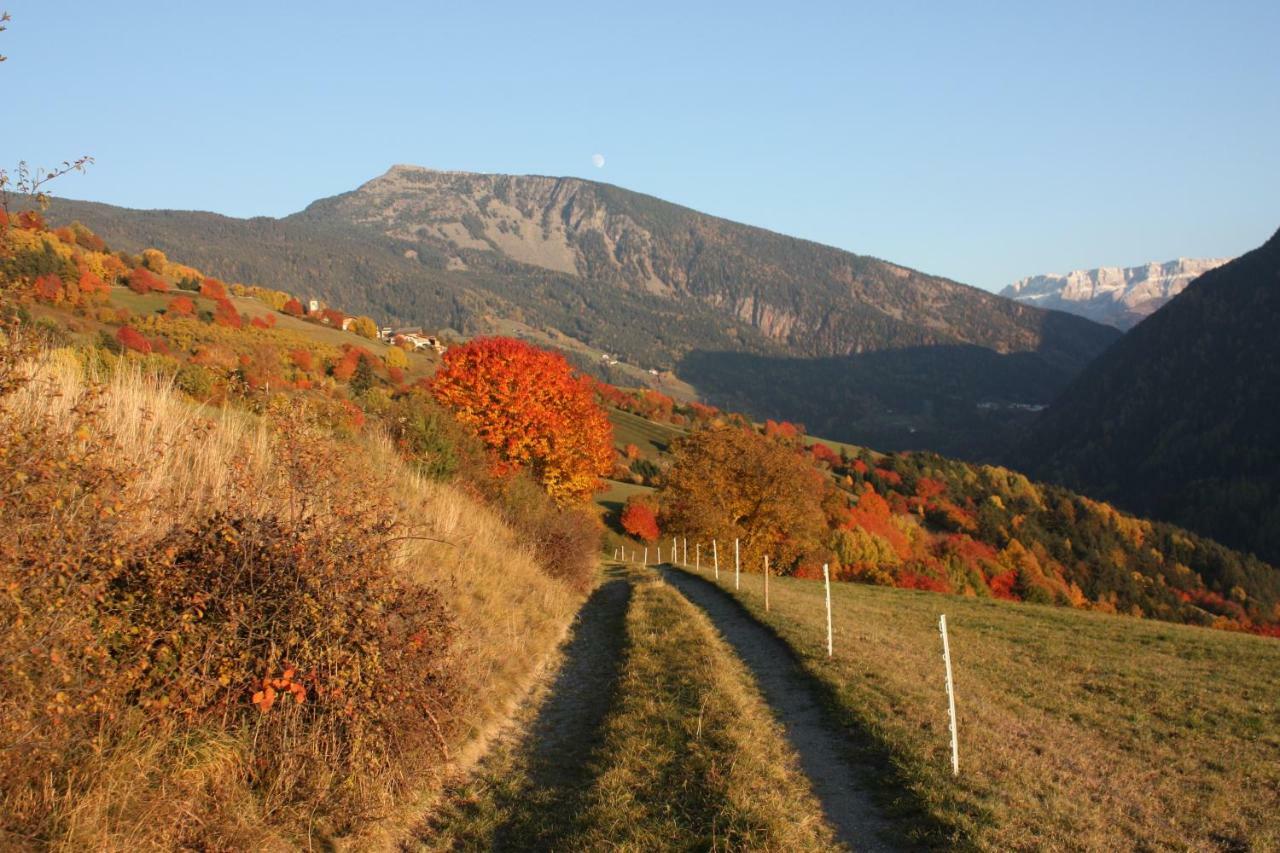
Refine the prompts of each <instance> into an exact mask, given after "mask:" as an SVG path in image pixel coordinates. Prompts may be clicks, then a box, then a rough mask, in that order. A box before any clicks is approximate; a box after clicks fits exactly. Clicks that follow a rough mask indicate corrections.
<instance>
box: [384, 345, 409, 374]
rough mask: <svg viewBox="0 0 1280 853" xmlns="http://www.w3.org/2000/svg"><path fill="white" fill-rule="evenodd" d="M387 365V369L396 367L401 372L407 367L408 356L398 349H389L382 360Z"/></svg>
mask: <svg viewBox="0 0 1280 853" xmlns="http://www.w3.org/2000/svg"><path fill="white" fill-rule="evenodd" d="M383 360H384V361H385V362H386V363H387V367H398V368H400V369H401V370H403V369H404V368H406V367H408V366H409V356H407V355H405V354H404V350H402V349H400V348H399V347H391V348H390V349H388V350H387V355H386V357H385V358H384V359H383Z"/></svg>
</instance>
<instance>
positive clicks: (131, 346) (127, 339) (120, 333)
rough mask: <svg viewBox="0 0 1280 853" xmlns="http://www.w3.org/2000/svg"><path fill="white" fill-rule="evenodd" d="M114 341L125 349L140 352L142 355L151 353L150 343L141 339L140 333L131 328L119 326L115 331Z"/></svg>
mask: <svg viewBox="0 0 1280 853" xmlns="http://www.w3.org/2000/svg"><path fill="white" fill-rule="evenodd" d="M116 340H117V341H119V342H120V345H121V346H122V347H124V348H125V349H128V350H133V351H134V352H140V353H142V354H143V355H146V354H147V353H149V352H151V341H149V340H147V339H146V338H145V337H143V335H142V333H141V332H139V331H138V330H137V329H135V328H133V327H132V326H121V327H120V328H119V329H118V330H117V331H116Z"/></svg>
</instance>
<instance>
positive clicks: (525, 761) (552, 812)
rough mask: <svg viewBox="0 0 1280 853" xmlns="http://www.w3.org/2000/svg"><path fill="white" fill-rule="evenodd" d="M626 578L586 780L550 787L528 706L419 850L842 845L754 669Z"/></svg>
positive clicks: (559, 781)
mask: <svg viewBox="0 0 1280 853" xmlns="http://www.w3.org/2000/svg"><path fill="white" fill-rule="evenodd" d="M629 574H630V576H631V579H632V582H633V583H634V591H633V594H632V595H631V598H630V603H629V605H628V609H627V613H626V621H625V627H626V646H625V649H626V651H625V657H624V658H623V662H622V668H621V672H620V674H619V679H618V682H617V685H616V687H615V688H613V693H612V696H611V699H610V702H611V704H610V706H609V710H608V712H607V714H606V716H605V717H604V721H603V724H602V725H601V730H600V732H599V733H598V734H596V733H592V734H590V735H587V734H586V733H581V736H582V737H584V738H588V739H589V740H590V741H593V742H595V746H594V748H593V749H592V751H591V754H590V758H589V759H588V760H587V761H586V762H585V767H584V768H582V769H581V771H579V770H577V769H572V770H571V769H568V768H566V769H565V771H564V774H553V775H555V779H554V780H551V781H547V780H544V783H543V784H545V785H548V786H553V787H554V786H559V787H560V789H558V790H554V791H553V790H550V789H549V788H548V787H542V786H540V783H539V781H538V779H539V778H540V776H539V772H538V770H537V769H536V767H537V765H538V761H539V759H537V758H535V753H536V752H537V751H538V750H539V748H540V746H542V745H541V744H539V743H537V742H535V741H534V740H533V739H532V736H531V735H529V734H527V733H528V732H537V731H538V727H537V724H536V723H535V719H534V718H535V716H537V715H540V713H541V710H542V706H541V703H540V702H538V703H530V705H529V706H527V707H526V708H525V709H524V711H523V714H522V719H521V720H520V722H521V723H522V727H521V728H522V729H523V730H524V732H525V733H526V734H525V735H524V736H523V737H521V733H520V730H519V729H517V730H516V731H513V732H511V733H509V734H508V736H507V737H506V738H505V739H504V741H503V742H501V743H500V744H499V745H498V747H497V748H496V749H494V750H493V751H492V752H491V753H490V754H489V755H487V756H486V757H485V759H484V761H483V762H482V763H481V765H480V767H479V769H478V771H477V772H476V773H475V774H473V775H472V777H471V778H469V779H468V780H467V781H466V782H465V784H463V785H461V786H460V787H459V789H458V790H456V791H454V792H453V795H452V797H451V799H450V801H449V803H448V804H447V806H446V807H445V808H443V809H440V810H439V811H438V812H437V813H436V816H435V820H433V821H432V823H431V826H430V827H429V828H427V830H426V831H425V834H424V837H423V838H422V839H420V841H421V844H422V846H423V848H424V849H430V850H445V849H452V850H456V849H486V848H494V847H498V848H505V847H506V846H510V845H511V844H512V843H513V842H517V841H519V842H523V843H524V844H527V845H530V846H531V847H537V848H539V849H541V848H544V847H545V848H547V849H557V850H606V849H607V850H632V851H642V850H643V851H648V850H742V849H747V850H787V851H790V850H826V849H832V848H833V847H834V846H835V842H834V838H833V835H832V833H831V830H830V828H829V827H828V826H827V824H826V823H825V821H824V819H823V817H822V810H821V806H820V805H819V804H818V801H817V800H816V798H815V797H814V795H813V793H812V792H811V790H810V787H809V783H808V781H807V779H806V778H805V777H804V775H803V774H802V773H801V772H800V770H799V769H798V764H797V760H796V757H795V756H794V754H792V753H791V751H790V748H789V747H788V746H787V745H786V738H785V735H784V734H783V732H782V731H781V729H780V727H779V725H778V724H777V723H776V722H775V720H774V718H773V716H772V715H771V713H770V711H769V709H768V706H767V705H766V704H765V701H764V699H763V697H762V696H761V695H760V693H759V690H758V689H757V688H756V686H755V684H754V682H753V681H752V679H751V677H750V675H749V673H748V672H747V671H746V668H745V667H744V666H743V665H742V663H741V662H740V661H738V659H737V658H736V657H735V656H734V655H733V653H732V652H731V651H730V649H729V648H728V646H726V645H725V643H724V641H723V640H721V639H720V637H719V635H718V634H717V633H716V632H715V630H714V629H713V628H712V627H711V625H710V623H709V622H708V621H707V619H706V618H705V617H704V616H703V615H702V614H701V613H700V612H698V611H697V610H696V609H694V608H693V607H692V606H690V605H689V604H688V603H687V602H685V600H684V599H683V598H682V597H681V596H680V595H679V594H678V593H676V592H675V591H674V590H672V589H671V588H669V587H668V586H666V585H665V584H663V583H662V582H660V581H658V580H657V579H656V578H655V576H654V574H653V573H652V572H650V571H643V572H642V571H641V570H634V571H630V572H629ZM562 687H563V685H562ZM573 688H577V689H581V685H572V686H571V689H573ZM589 689H596V690H604V689H607V688H606V686H605V685H594V686H593V688H589ZM539 699H540V700H547V694H546V693H545V692H544V693H543V694H542V695H541V696H540V697H539ZM548 701H550V700H548ZM597 738H598V740H596V739H597ZM544 769H545V768H544ZM561 775H568V776H569V777H570V778H568V779H566V778H560V777H561ZM579 776H581V777H583V778H582V779H579V778H578V777H579ZM584 779H585V781H584Z"/></svg>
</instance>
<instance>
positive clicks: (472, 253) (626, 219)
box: [296, 166, 1111, 368]
mask: <svg viewBox="0 0 1280 853" xmlns="http://www.w3.org/2000/svg"><path fill="white" fill-rule="evenodd" d="M296 216H297V217H299V218H302V219H307V220H311V221H318V222H323V223H327V224H347V225H350V224H355V225H359V226H363V227H367V228H373V229H375V230H377V231H379V232H380V233H382V234H383V235H386V236H390V237H393V238H396V239H399V240H404V241H406V242H410V243H413V242H417V243H424V244H427V245H428V246H429V248H430V251H432V252H434V253H437V254H441V255H443V256H444V257H446V259H447V260H446V264H447V267H448V268H450V269H454V270H471V271H473V272H476V273H477V274H483V273H484V272H485V271H492V270H499V269H500V270H504V271H507V272H511V271H513V269H514V267H513V266H512V265H513V264H516V265H527V266H529V267H536V268H540V269H542V270H547V271H551V272H554V273H558V274H561V275H567V276H573V277H575V278H577V279H585V280H590V281H592V282H597V283H601V284H604V285H607V286H609V287H612V288H615V289H618V290H624V291H628V292H630V293H633V294H637V295H641V296H652V297H655V298H658V299H660V300H664V301H670V302H672V303H675V304H676V305H677V306H678V305H681V304H683V305H686V306H687V305H690V304H691V303H697V305H698V307H699V308H700V309H711V310H713V311H715V312H716V313H718V314H720V315H721V316H723V317H725V318H726V320H732V321H736V322H741V323H745V324H747V325H749V326H750V327H752V328H753V329H754V330H755V331H756V332H758V333H760V334H762V335H763V336H764V337H765V338H767V339H769V340H771V341H773V342H775V343H776V344H777V345H778V347H779V348H780V349H781V351H785V352H790V353H794V354H796V355H806V356H847V355H856V354H858V353H863V352H872V351H877V350H883V349H901V348H905V347H929V346H937V345H957V344H973V345H977V346H981V347H985V348H989V349H992V350H994V351H996V352H1000V353H1013V352H1036V353H1039V354H1041V355H1043V356H1044V357H1046V358H1047V359H1049V360H1051V361H1058V362H1060V363H1061V365H1062V366H1063V367H1071V368H1076V367H1078V366H1079V365H1081V364H1083V363H1084V361H1086V360H1087V359H1088V358H1090V357H1092V355H1094V354H1096V353H1097V352H1098V351H1100V350H1101V348H1102V347H1103V346H1105V345H1106V344H1107V343H1109V342H1110V340H1111V337H1110V335H1109V333H1108V332H1107V331H1106V330H1104V329H1099V328H1097V327H1094V326H1092V324H1089V323H1084V322H1082V321H1079V320H1074V319H1072V318H1062V317H1058V318H1052V317H1048V316H1047V315H1046V314H1045V313H1044V312H1042V311H1040V310H1037V309H1035V308H1029V307H1025V306H1023V305H1019V304H1017V303H1013V302H1010V301H1008V300H1005V299H1001V298H999V297H997V296H994V295H992V294H989V293H986V292H985V291H981V290H978V289H976V288H972V287H968V286H965V285H962V284H959V283H957V282H954V281H950V280H947V279H944V278H939V277H936V276H930V275H926V274H923V273H920V272H917V271H915V270H911V269H907V268H904V267H901V266H897V265H895V264H891V263H888V262H885V261H881V260H878V259H875V258H869V257H865V256H859V255H854V254H851V253H849V252H844V251H841V250H839V249H834V248H831V247H829V246H822V245H819V244H816V243H811V242H808V241H805V240H798V239H795V238H791V237H786V236H783V235H780V234H776V233H773V232H769V231H766V230H764V229H761V228H753V227H751V226H748V225H742V224H739V223H735V222H730V221H727V220H723V219H719V218H716V217H712V216H707V215H705V214H701V213H698V212H696V211H693V210H689V209H688V208H683V207H680V206H678V205H674V204H670V203H668V202H664V201H662V200H660V199H656V198H652V197H650V196H645V195H641V194H639V193H634V192H629V191H627V190H623V189H620V188H618V187H613V186H610V185H607V184H599V183H594V182H591V181H584V180H580V179H577V178H553V177H541V176H513V175H483V174H472V173H465V172H439V171H433V170H429V169H424V168H421V167H417V166H394V167H392V168H391V170H390V171H388V172H387V173H386V174H384V175H381V176H379V177H377V178H374V179H373V180H371V181H369V182H367V183H365V184H364V185H363V186H361V187H359V188H358V189H356V190H354V191H352V192H349V193H345V194H343V195H340V196H335V197H333V198H329V199H323V200H321V201H318V202H316V203H314V204H312V205H311V206H310V207H308V208H307V209H306V210H305V211H303V212H302V213H300V214H297V215H296Z"/></svg>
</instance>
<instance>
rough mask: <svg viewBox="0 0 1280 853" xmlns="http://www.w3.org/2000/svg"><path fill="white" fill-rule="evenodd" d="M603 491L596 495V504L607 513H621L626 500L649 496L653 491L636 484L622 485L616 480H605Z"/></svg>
mask: <svg viewBox="0 0 1280 853" xmlns="http://www.w3.org/2000/svg"><path fill="white" fill-rule="evenodd" d="M604 482H605V486H606V488H605V490H604V491H602V492H597V493H596V503H597V504H599V505H600V506H602V507H604V509H605V511H607V512H621V511H622V506H623V504H625V503H626V502H627V498H629V497H631V496H632V495H644V494H649V493H650V492H652V491H653V489H652V488H651V487H649V486H641V485H637V484H636V483H623V482H619V481H618V480H605V481H604Z"/></svg>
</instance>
